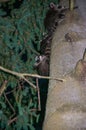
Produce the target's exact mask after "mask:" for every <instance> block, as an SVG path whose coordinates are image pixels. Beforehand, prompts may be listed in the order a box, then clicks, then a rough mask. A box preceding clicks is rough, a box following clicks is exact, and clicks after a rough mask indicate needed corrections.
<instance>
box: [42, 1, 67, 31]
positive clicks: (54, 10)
mask: <svg viewBox="0 0 86 130" xmlns="http://www.w3.org/2000/svg"><path fill="white" fill-rule="evenodd" d="M65 10H66V8H65V6H61V5H56V4H54V3H53V2H52V3H50V5H49V10H48V12H47V14H46V17H45V19H44V26H45V29H46V30H47V31H48V32H49V33H50V32H54V31H55V29H56V27H57V26H58V24H59V23H60V22H61V21H63V19H64V17H65V13H64V12H65Z"/></svg>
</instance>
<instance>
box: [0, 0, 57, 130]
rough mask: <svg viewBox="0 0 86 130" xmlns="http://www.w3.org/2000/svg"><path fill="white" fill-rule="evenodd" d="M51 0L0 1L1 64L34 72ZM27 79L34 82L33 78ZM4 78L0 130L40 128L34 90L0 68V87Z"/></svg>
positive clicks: (36, 97)
mask: <svg viewBox="0 0 86 130" xmlns="http://www.w3.org/2000/svg"><path fill="white" fill-rule="evenodd" d="M50 2H56V3H57V2H58V1H57V0H53V1H51V0H37V1H36V0H10V1H8V2H3V3H0V66H3V67H5V68H7V69H9V70H12V71H16V72H20V73H25V72H26V73H31V74H32V73H37V72H36V71H35V70H34V68H33V65H34V58H35V56H36V55H37V54H39V50H40V41H41V40H42V38H43V34H44V33H45V32H46V30H45V28H44V24H43V22H44V17H45V15H46V12H47V10H48V5H49V3H50ZM29 80H30V81H31V82H32V83H34V84H35V83H36V82H35V79H32V78H29ZM5 81H7V84H6V90H5V91H4V93H3V94H2V95H1V97H0V130H35V129H37V130H38V129H40V130H41V128H38V126H39V123H40V121H39V120H40V112H38V96H37V91H36V90H34V89H33V88H32V87H31V86H30V85H29V84H27V83H26V82H23V81H21V80H20V79H19V78H17V77H15V76H13V75H10V74H8V73H5V72H3V71H1V70H0V88H1V87H2V85H3V83H4V82H5ZM40 82H41V81H40ZM42 82H44V81H42Z"/></svg>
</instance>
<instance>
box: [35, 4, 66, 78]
mask: <svg viewBox="0 0 86 130" xmlns="http://www.w3.org/2000/svg"><path fill="white" fill-rule="evenodd" d="M64 9H65V7H63V6H60V5H55V4H54V3H50V10H49V11H48V12H47V14H46V17H45V19H44V26H45V28H46V29H47V31H48V33H47V34H46V35H45V36H44V38H43V39H42V41H41V42H40V55H39V56H36V58H35V68H36V69H37V71H38V74H40V75H43V76H48V75H49V63H50V54H51V43H52V38H53V34H54V31H55V29H56V27H57V25H58V23H59V21H60V20H61V19H63V18H64V16H65V14H64V13H63V12H64Z"/></svg>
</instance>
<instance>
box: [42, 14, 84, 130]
mask: <svg viewBox="0 0 86 130" xmlns="http://www.w3.org/2000/svg"><path fill="white" fill-rule="evenodd" d="M85 28H86V26H85V25H84V24H83V23H82V21H81V20H80V19H79V17H78V15H77V13H76V12H71V13H70V12H68V13H67V15H66V19H65V21H64V22H63V23H62V25H59V27H58V28H57V30H56V32H55V35H54V37H53V41H52V50H51V63H50V76H53V77H58V78H62V79H63V82H60V81H56V80H50V82H49V90H48V99H47V105H46V115H45V120H44V125H43V130H82V129H83V130H84V129H86V52H85V48H86V30H85Z"/></svg>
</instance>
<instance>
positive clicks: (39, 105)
mask: <svg viewBox="0 0 86 130" xmlns="http://www.w3.org/2000/svg"><path fill="white" fill-rule="evenodd" d="M36 86H37V91H38V110H39V111H41V100H40V90H39V85H38V78H36Z"/></svg>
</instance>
